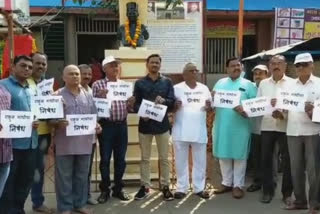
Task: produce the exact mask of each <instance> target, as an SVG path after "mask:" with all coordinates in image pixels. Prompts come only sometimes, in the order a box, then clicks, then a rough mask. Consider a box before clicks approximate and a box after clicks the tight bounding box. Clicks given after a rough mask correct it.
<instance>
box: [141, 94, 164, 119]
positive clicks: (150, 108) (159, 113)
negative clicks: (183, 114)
mask: <svg viewBox="0 0 320 214" xmlns="http://www.w3.org/2000/svg"><path fill="white" fill-rule="evenodd" d="M167 108H168V107H167V106H165V105H161V104H155V103H154V102H151V101H148V100H145V99H143V100H142V103H141V105H140V108H139V111H138V116H140V117H142V118H149V119H152V120H155V121H158V122H162V120H163V118H164V116H165V115H166V112H167Z"/></svg>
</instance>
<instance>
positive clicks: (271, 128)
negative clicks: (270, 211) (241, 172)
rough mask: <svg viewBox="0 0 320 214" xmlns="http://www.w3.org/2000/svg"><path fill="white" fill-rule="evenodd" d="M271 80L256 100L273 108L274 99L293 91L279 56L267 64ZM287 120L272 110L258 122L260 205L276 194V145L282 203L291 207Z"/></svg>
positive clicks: (279, 110)
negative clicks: (280, 166)
mask: <svg viewBox="0 0 320 214" xmlns="http://www.w3.org/2000/svg"><path fill="white" fill-rule="evenodd" d="M269 68H270V72H271V74H272V76H271V77H270V78H268V79H265V80H262V81H261V83H260V86H259V89H258V97H270V98H272V100H271V104H272V106H273V107H274V106H275V104H276V99H275V98H276V96H277V94H278V92H279V91H281V90H292V89H290V88H289V86H290V84H291V83H292V79H291V78H290V77H287V76H286V75H285V71H286V68H287V63H286V59H285V57H284V56H282V55H276V56H273V57H272V58H271V59H270V62H269ZM286 128H287V119H286V112H285V111H283V110H281V109H274V111H273V113H272V115H265V116H263V118H262V121H261V148H262V150H261V156H262V163H261V168H262V169H263V171H262V178H263V179H262V187H263V194H262V197H261V199H260V201H261V202H262V203H270V202H271V200H272V198H273V196H274V191H275V184H274V173H273V172H274V168H273V166H274V164H273V162H274V149H275V144H276V143H278V144H279V148H280V149H279V150H280V152H281V156H282V164H283V176H282V188H281V192H282V200H283V202H284V203H285V204H290V203H291V195H292V181H291V170H290V156H289V152H288V144H287V137H286Z"/></svg>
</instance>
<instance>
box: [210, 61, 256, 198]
mask: <svg viewBox="0 0 320 214" xmlns="http://www.w3.org/2000/svg"><path fill="white" fill-rule="evenodd" d="M226 66H227V72H228V74H229V77H227V78H223V79H220V80H219V81H218V82H217V83H216V85H215V86H214V89H213V91H216V90H227V91H240V93H241V98H240V103H241V101H242V100H247V99H251V98H255V97H256V89H255V87H254V85H253V83H252V82H250V81H249V80H246V79H244V78H242V77H240V74H241V63H240V60H239V59H238V58H230V59H228V60H227V63H226ZM213 133H215V134H214V139H213V142H214V148H213V153H214V156H215V157H217V158H219V162H220V168H221V173H222V186H221V188H220V189H218V190H216V191H215V192H214V193H216V194H221V193H225V192H229V191H232V196H233V197H234V198H236V199H240V198H242V197H243V196H244V192H243V190H242V188H243V187H244V184H245V173H246V165H247V158H248V152H249V151H248V149H249V141H250V136H251V125H250V120H249V119H248V116H247V114H246V113H245V112H244V110H243V107H242V106H241V105H239V106H236V107H235V108H234V109H227V108H216V118H215V125H214V129H213Z"/></svg>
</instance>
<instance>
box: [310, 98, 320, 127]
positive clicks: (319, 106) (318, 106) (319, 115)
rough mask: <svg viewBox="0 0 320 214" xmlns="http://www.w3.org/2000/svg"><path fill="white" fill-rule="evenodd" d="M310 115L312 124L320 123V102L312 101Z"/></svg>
mask: <svg viewBox="0 0 320 214" xmlns="http://www.w3.org/2000/svg"><path fill="white" fill-rule="evenodd" d="M313 106H314V108H313V113H312V122H316V123H320V100H316V101H314V104H313Z"/></svg>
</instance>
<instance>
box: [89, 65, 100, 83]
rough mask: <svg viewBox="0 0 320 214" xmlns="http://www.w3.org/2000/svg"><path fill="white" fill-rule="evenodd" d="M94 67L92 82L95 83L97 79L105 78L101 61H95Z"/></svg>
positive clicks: (92, 66) (92, 67)
mask: <svg viewBox="0 0 320 214" xmlns="http://www.w3.org/2000/svg"><path fill="white" fill-rule="evenodd" d="M91 69H92V80H91V83H94V82H95V81H97V80H101V79H103V73H102V72H103V71H102V65H101V64H100V63H94V64H92V65H91Z"/></svg>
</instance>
